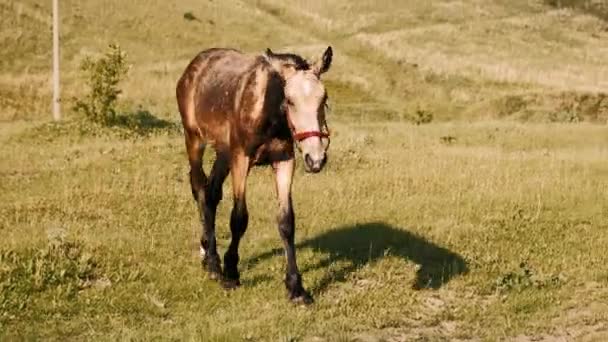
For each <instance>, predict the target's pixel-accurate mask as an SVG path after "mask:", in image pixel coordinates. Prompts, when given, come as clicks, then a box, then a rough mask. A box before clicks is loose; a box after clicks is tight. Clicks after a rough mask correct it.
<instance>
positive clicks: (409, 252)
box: [250, 222, 468, 292]
mask: <svg viewBox="0 0 608 342" xmlns="http://www.w3.org/2000/svg"><path fill="white" fill-rule="evenodd" d="M296 248H298V249H302V248H312V249H314V250H318V251H320V252H322V253H327V254H329V257H327V258H326V259H325V260H322V261H321V262H319V263H318V264H316V265H313V266H311V267H307V268H306V269H302V273H306V272H307V271H311V270H314V269H319V268H327V267H328V266H330V265H332V264H334V263H336V262H340V261H345V262H346V264H347V265H345V266H344V267H340V268H338V269H337V271H335V272H332V273H331V274H329V273H326V274H325V276H324V277H323V278H322V279H321V280H320V281H319V282H318V283H317V284H315V285H314V286H313V287H312V288H311V290H312V291H313V292H323V291H324V290H325V289H327V287H328V286H329V285H331V284H332V283H334V282H342V281H344V280H346V279H347V277H348V276H349V274H351V273H353V272H355V271H357V269H359V268H361V267H363V266H365V265H367V264H373V263H375V262H377V261H379V260H381V259H382V258H384V257H386V256H397V257H400V258H402V259H404V260H408V261H412V262H414V263H416V264H417V265H419V268H418V271H417V273H416V278H415V280H414V283H413V284H412V285H411V286H412V288H414V289H438V288H440V287H441V286H443V285H444V284H446V283H447V282H449V281H450V280H451V279H452V278H453V277H455V276H457V275H460V274H466V273H467V272H468V266H467V263H466V261H465V260H464V259H463V258H462V256H460V255H458V254H457V253H455V252H452V251H450V250H448V249H446V248H443V247H440V246H437V245H435V244H434V243H432V242H430V241H427V240H426V239H424V238H422V237H420V236H417V235H415V234H412V233H410V232H408V231H407V230H405V229H401V228H397V227H393V226H390V225H387V224H385V223H381V222H371V223H366V224H360V225H351V226H343V227H338V228H336V229H333V230H331V231H328V232H325V233H323V234H321V235H319V236H317V237H315V238H312V239H309V240H306V241H303V242H300V243H298V244H297V245H296ZM282 251H283V249H274V250H272V251H270V252H267V253H264V254H262V255H258V256H257V257H254V258H252V259H251V260H250V263H253V264H255V263H257V262H260V261H263V260H265V259H268V258H271V257H273V256H275V255H277V254H279V253H282ZM334 269H335V268H334Z"/></svg>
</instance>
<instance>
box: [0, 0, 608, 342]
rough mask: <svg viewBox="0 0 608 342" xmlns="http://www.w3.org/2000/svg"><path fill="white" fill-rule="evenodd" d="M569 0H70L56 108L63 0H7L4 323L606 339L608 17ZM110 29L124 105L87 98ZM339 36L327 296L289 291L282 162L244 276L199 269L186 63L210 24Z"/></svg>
mask: <svg viewBox="0 0 608 342" xmlns="http://www.w3.org/2000/svg"><path fill="white" fill-rule="evenodd" d="M559 3H560V4H558V3H557V2H555V1H546V2H541V1H538V2H530V1H523V0H521V1H520V0H516V1H506V0H504V1H503V0H492V1H478V0H461V1H439V0H433V1H426V2H420V1H409V0H407V1H394V0H382V1H380V2H377V1H376V2H372V1H357V2H352V1H342V0H339V1H332V2H326V1H306V2H304V1H294V2H290V3H289V4H286V3H283V2H279V1H275V0H256V1H243V2H236V1H203V2H200V1H193V0H184V1H180V2H178V3H171V2H166V1H158V0H154V1H148V2H146V3H145V4H144V3H143V2H141V1H131V2H117V1H115V0H104V1H85V2H82V1H81V2H78V1H61V8H62V13H63V14H62V59H61V66H62V91H63V108H64V118H65V120H64V121H62V122H60V123H51V122H49V121H50V117H51V115H50V114H49V111H50V105H49V104H50V90H49V89H50V86H49V77H50V73H49V66H50V39H49V38H50V16H49V14H50V2H48V3H47V2H41V1H35V0H24V1H16V0H6V1H4V2H0V15H1V16H2V18H3V19H4V18H7V19H6V20H2V21H0V42H2V46H3V49H1V50H0V156H2V158H1V159H0V236H1V238H0V340H40V339H41V340H66V339H67V340H112V341H114V340H152V339H158V340H204V341H208V340H211V341H235V340H237V341H238V340H247V341H258V340H259V341H267V340H270V341H274V340H280V341H319V340H328V341H351V340H357V339H358V340H363V341H381V340H387V341H404V340H405V341H410V340H432V341H435V340H484V341H486V340H487V341H495V340H521V341H527V340H530V339H536V340H555V339H568V340H570V339H573V340H593V341H602V340H606V339H607V338H608V335H607V334H606V329H608V323H607V322H608V306H607V305H606V304H605V303H607V302H608V290H607V286H606V284H607V282H608V272H607V271H606V270H605V265H606V264H607V262H608V260H607V259H608V257H606V253H605V246H606V245H607V244H608V235H606V229H608V197H607V196H608V195H607V194H608V183H607V182H606V179H607V176H608V167H607V165H606V160H607V158H608V127H607V126H606V125H605V123H606V120H607V119H608V97H607V96H606V94H605V93H606V90H607V87H608V84H607V83H606V82H605V79H606V77H605V76H606V74H605V68H604V64H605V63H604V59H605V51H606V49H607V48H608V46H607V45H606V41H607V40H606V39H605V38H606V37H608V36H607V33H606V32H607V30H606V25H607V24H606V22H605V21H604V20H605V19H604V18H605V15H604V14H603V13H604V7H602V6H603V5H602V4H601V3H600V2H593V1H590V2H587V1H585V2H575V1H565V0H564V1H561V2H559ZM133 13H137V15H133ZM185 15H186V17H188V18H194V19H193V20H186V19H184V18H185V17H184V16H185ZM110 43H119V44H120V45H121V47H122V48H123V49H124V50H125V51H126V52H127V53H128V58H129V61H130V63H131V70H130V73H129V77H128V78H127V79H126V80H125V81H124V82H123V83H121V85H120V86H121V88H122V89H123V90H124V93H123V94H122V97H121V98H120V100H119V102H120V103H119V115H118V118H117V120H115V122H113V124H112V126H111V127H103V126H99V125H93V124H89V123H86V122H84V121H83V120H82V118H80V117H78V116H77V115H76V114H75V113H73V112H71V111H70V110H69V107H70V104H71V100H70V99H71V98H72V96H82V94H83V89H84V88H85V87H83V82H84V79H83V77H82V75H81V74H80V73H79V72H78V66H79V64H80V62H81V61H82V60H83V59H84V58H85V57H86V56H98V55H99V54H101V53H103V52H104V51H105V48H106V46H107V45H108V44H110ZM327 45H332V46H333V47H334V52H335V56H334V57H335V58H334V64H333V66H332V69H331V71H330V72H329V73H327V74H326V75H327V76H326V80H325V81H326V85H327V88H328V90H329V93H330V101H331V105H332V106H331V107H332V111H331V112H330V114H329V117H328V120H329V124H330V128H331V129H332V134H333V136H332V145H331V149H330V159H329V163H328V165H327V166H326V169H325V170H324V172H322V173H320V174H318V175H308V174H305V173H304V172H303V170H302V167H301V162H300V161H299V160H298V164H299V165H298V169H297V172H296V175H295V180H294V181H295V184H294V204H295V211H296V225H297V228H296V243H297V246H298V260H299V265H300V268H301V270H302V273H303V277H304V284H305V286H306V287H307V288H308V289H310V290H311V291H312V292H313V295H314V297H315V299H316V303H315V304H314V305H313V306H311V307H308V308H301V307H294V306H293V305H291V304H290V303H289V302H288V300H287V296H286V292H285V289H284V286H283V284H282V279H283V275H284V268H285V267H284V263H285V261H284V257H283V255H282V250H281V242H280V238H279V235H278V231H277V228H276V222H275V218H276V211H277V203H276V202H277V201H276V199H275V194H274V185H273V180H272V172H271V171H270V170H269V169H268V168H260V169H255V170H254V171H252V173H251V175H250V178H249V181H248V207H249V210H250V223H249V229H248V231H247V233H246V235H245V237H244V240H243V242H242V247H241V261H242V262H241V264H240V267H241V271H242V282H243V286H242V287H241V288H240V289H238V290H236V291H234V292H225V291H224V290H222V289H221V288H220V287H219V286H218V284H216V283H214V282H213V281H211V280H208V279H206V276H205V274H204V272H202V270H201V267H200V261H199V258H198V240H199V234H200V223H199V222H198V220H197V216H198V215H197V213H196V208H195V205H194V202H193V200H192V196H191V192H190V185H189V179H188V163H187V160H186V155H185V151H184V143H183V136H182V134H181V126H180V124H179V122H178V115H177V111H176V105H175V99H174V93H175V89H174V87H175V82H176V80H177V78H178V77H179V75H180V73H181V72H182V71H183V69H184V67H185V66H186V64H187V63H188V62H189V61H190V59H191V58H192V57H193V56H194V55H195V54H196V53H197V52H199V51H200V50H202V49H204V48H207V47H211V46H232V47H237V48H240V49H243V50H246V51H252V52H254V51H259V52H262V51H264V50H265V48H266V47H270V48H272V49H273V50H274V51H296V52H298V53H302V54H304V55H306V56H312V57H314V56H317V55H319V54H320V53H322V51H323V50H324V48H325V47H326V46H327ZM431 115H432V118H433V121H432V122H431V123H428V124H423V125H415V124H413V123H412V122H415V121H416V118H418V120H420V119H421V118H422V117H425V116H426V117H429V116H431ZM210 162H211V158H207V159H206V160H205V165H206V168H207V169H209V166H210ZM230 194H231V189H230V182H229V181H228V182H226V184H225V186H224V198H225V200H224V202H222V204H221V206H220V208H219V212H218V218H217V225H218V232H217V234H218V239H219V246H220V250H221V252H222V253H223V251H225V248H226V247H227V244H228V243H229V239H230V233H229V229H228V221H229V216H230V215H229V213H230V209H231V196H230Z"/></svg>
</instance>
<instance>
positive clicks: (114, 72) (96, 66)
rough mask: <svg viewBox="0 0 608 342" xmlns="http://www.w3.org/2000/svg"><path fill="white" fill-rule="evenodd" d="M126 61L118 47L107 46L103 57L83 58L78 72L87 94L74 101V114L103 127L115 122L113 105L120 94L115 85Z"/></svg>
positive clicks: (124, 73)
mask: <svg viewBox="0 0 608 342" xmlns="http://www.w3.org/2000/svg"><path fill="white" fill-rule="evenodd" d="M126 58H127V55H126V53H125V52H123V51H122V50H121V49H120V46H118V45H114V44H111V45H110V46H109V51H108V52H106V53H105V55H104V56H103V57H101V58H99V59H97V60H93V59H91V58H86V59H85V60H84V61H83V62H82V64H81V66H80V70H81V71H82V72H83V73H84V74H85V76H86V79H87V87H88V88H89V89H88V90H89V93H88V94H86V95H85V97H84V98H83V99H75V105H74V110H75V111H76V112H79V113H81V114H83V115H84V116H85V117H86V118H87V119H89V120H91V121H93V122H96V123H102V124H106V125H107V124H110V123H112V122H113V121H114V120H115V118H116V102H117V100H118V96H119V95H120V93H121V90H120V88H119V87H118V84H119V83H120V81H121V80H122V79H124V78H125V76H126V75H127V72H128V70H129V67H128V66H127V59H126Z"/></svg>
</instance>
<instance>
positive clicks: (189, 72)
mask: <svg viewBox="0 0 608 342" xmlns="http://www.w3.org/2000/svg"><path fill="white" fill-rule="evenodd" d="M269 68H270V66H269V65H268V63H267V62H266V61H265V59H264V58H263V57H262V56H252V55H247V54H244V53H241V52H240V51H238V50H233V49H217V48H215V49H209V50H205V51H203V52H201V53H200V54H199V55H197V56H196V57H195V58H194V59H193V60H192V62H190V64H189V65H188V67H187V68H186V70H185V71H184V74H183V75H182V77H181V78H180V80H179V81H178V84H177V99H178V106H179V110H180V114H181V116H182V122H183V124H184V128H185V129H186V130H187V131H194V132H196V133H197V134H203V135H205V138H206V139H205V140H207V139H211V140H214V141H216V142H218V143H219V142H223V143H228V141H221V140H227V138H228V135H229V130H230V126H234V123H235V122H236V121H237V119H239V115H240V114H241V112H246V113H252V112H254V111H255V109H256V108H255V107H256V102H258V101H263V97H264V91H265V90H266V83H267V80H268V72H269ZM262 105H263V104H262ZM244 107H248V108H244ZM258 107H260V106H258ZM257 109H258V110H261V107H260V108H257ZM252 114H254V113H252ZM240 119H243V118H240ZM218 140H219V141H218Z"/></svg>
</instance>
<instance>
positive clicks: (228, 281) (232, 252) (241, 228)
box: [224, 154, 249, 288]
mask: <svg viewBox="0 0 608 342" xmlns="http://www.w3.org/2000/svg"><path fill="white" fill-rule="evenodd" d="M230 168H231V170H232V190H233V192H234V207H233V208H232V213H231V215H230V232H231V233H232V240H231V241H230V246H228V250H227V251H226V254H224V286H225V287H227V288H233V287H236V286H238V285H239V271H238V266H237V265H238V263H239V243H240V242H241V238H242V237H243V234H245V230H247V223H248V221H249V215H248V213H247V203H246V201H245V185H246V181H247V174H248V173H249V158H247V157H246V156H245V155H243V154H239V155H236V156H234V158H233V160H232V165H231V167H230Z"/></svg>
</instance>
